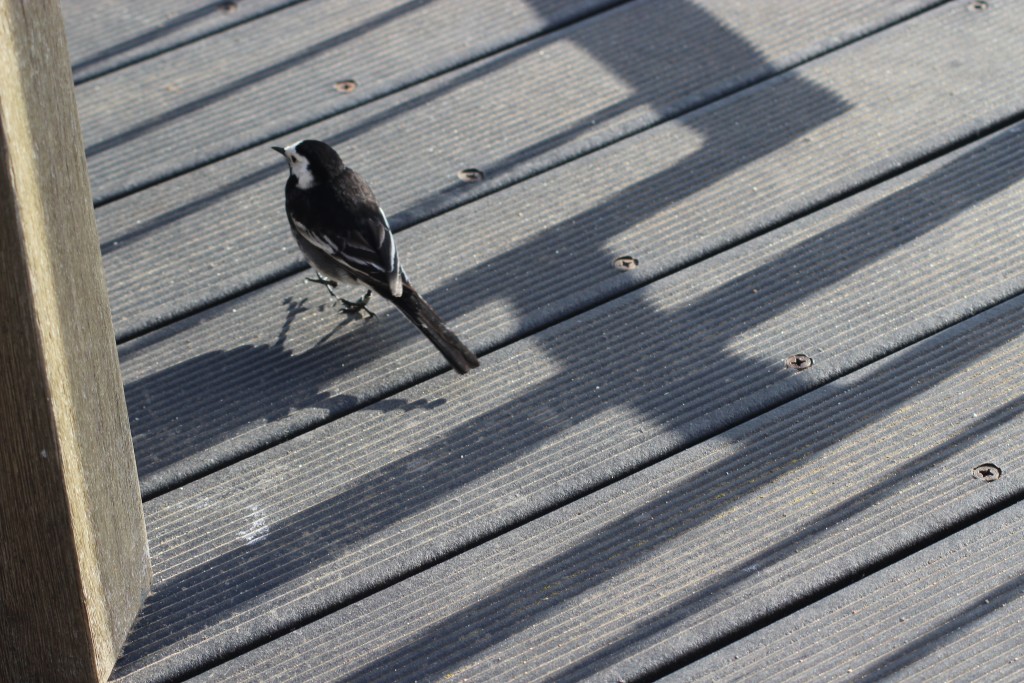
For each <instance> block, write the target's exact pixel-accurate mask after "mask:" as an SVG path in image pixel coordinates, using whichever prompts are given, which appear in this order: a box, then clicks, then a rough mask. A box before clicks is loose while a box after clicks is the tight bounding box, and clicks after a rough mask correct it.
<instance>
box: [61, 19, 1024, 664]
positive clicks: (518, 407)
mask: <svg viewBox="0 0 1024 683" xmlns="http://www.w3.org/2000/svg"><path fill="white" fill-rule="evenodd" d="M63 6H64V10H65V17H66V20H67V28H68V34H69V43H70V45H71V49H72V55H73V60H74V62H75V67H76V68H75V76H76V80H77V85H76V92H77V95H78V106H79V114H80V117H81V120H82V125H83V130H84V135H85V140H86V147H87V153H88V158H89V163H90V174H91V182H92V188H93V193H94V197H95V200H96V206H97V209H96V211H97V220H98V223H99V229H100V241H101V249H102V252H103V257H104V267H105V269H106V275H107V280H108V288H109V291H110V298H111V307H112V311H113V317H114V323H115V328H116V330H117V334H118V340H119V348H120V356H121V364H122V372H123V377H124V382H125V392H126V396H127V401H128V408H129V413H130V417H131V421H132V430H133V436H134V442H135V451H136V457H137V461H138V468H139V474H140V480H141V485H142V490H143V495H144V499H145V513H146V519H147V526H148V532H149V540H150V548H151V553H152V560H153V568H154V592H153V594H152V596H151V597H150V599H149V600H148V602H147V605H146V607H145V608H144V610H143V613H142V614H141V616H140V618H139V621H138V623H137V624H136V627H135V630H134V631H133V634H132V636H131V637H130V639H129V642H128V644H127V646H126V648H125V650H124V653H123V655H122V657H121V661H120V664H119V665H118V668H117V669H116V670H115V674H114V680H117V681H124V682H125V683H127V682H129V681H131V682H133V683H134V682H139V681H182V680H192V679H193V678H195V679H197V680H209V681H225V680H242V681H247V680H248V681H269V680H281V681H333V680H381V681H404V680H466V681H480V680H496V681H512V680H524V681H539V680H553V681H574V680H582V679H589V678H593V679H594V680H607V681H617V680H624V681H641V680H644V681H646V680H654V679H658V678H660V677H663V676H667V677H669V679H670V680H674V681H681V680H693V679H713V680H723V679H732V678H737V679H743V678H746V679H750V680H758V679H761V680H763V679H770V680H791V679H793V678H805V679H809V680H810V679H855V678H856V679H861V678H863V679H875V678H879V677H883V676H892V677H897V678H899V677H908V678H913V679H915V680H921V679H928V678H935V679H938V680H955V679H959V680H977V679H980V678H985V679H986V680H999V679H1000V678H1005V679H1008V680H1019V678H1020V677H1021V676H1022V674H1021V673H1020V672H1021V670H1022V666H1021V661H1020V658H1021V657H1024V628H1022V623H1021V622H1022V621H1024V606H1022V605H1024V601H1021V600H1018V599H1017V598H1019V597H1020V596H1021V595H1022V593H1024V578H1022V577H1024V570H1022V561H1021V558H1022V552H1024V509H1022V507H1021V506H1020V505H1018V504H1017V503H1020V502H1021V501H1022V500H1024V479H1022V478H1021V476H1020V470H1017V465H1024V452H1022V450H1021V446H1020V444H1021V440H1022V437H1024V417H1022V415H1021V412H1022V410H1024V335H1022V332H1024V232H1022V228H1024V69H1022V68H1021V64H1022V63H1024V40H1021V36H1022V35H1024V3H1021V2H1019V1H1017V0H987V1H986V2H981V0H973V1H971V0H952V1H949V2H938V1H935V0H898V1H893V0H873V1H865V2H846V1H845V0H834V1H831V2H827V1H825V0H822V1H820V2H808V1H807V0H765V1H764V2H746V1H744V0H717V1H716V2H697V1H696V0H685V1H684V0H629V1H622V0H617V1H613V0H573V1H569V0H501V1H500V2H498V1H497V0H495V1H489V2H480V1H475V0H379V1H373V2H370V1H366V0H333V1H329V0H324V1H318V0H305V1H304V2H295V1H285V0H276V1H274V0H240V1H239V2H237V3H221V2H213V3H210V2H203V1H202V0H178V1H177V2H167V1H165V0H162V1H159V2H158V1H157V0H149V1H147V2H131V3H129V2H127V1H124V2H116V1H111V2H106V3H94V2H92V1H91V0H64V3H63ZM129 7H130V8H129ZM126 8H129V9H126ZM347 82H352V83H354V89H353V86H352V84H351V83H347ZM307 137H315V138H321V139H325V140H327V141H329V142H330V143H332V144H333V145H335V146H336V148H337V149H338V150H339V151H340V152H341V154H342V157H343V158H344V159H345V160H346V162H347V163H348V164H349V165H350V166H352V167H353V168H355V169H356V170H358V171H359V172H360V173H361V174H362V175H363V176H364V177H366V178H367V179H368V180H369V181H370V182H371V184H372V185H373V186H374V188H375V190H376V192H377V195H378V198H379V199H380V200H381V202H382V203H383V205H384V207H385V208H386V209H387V210H388V214H389V216H390V217H391V218H392V225H393V227H394V228H395V229H396V232H397V234H398V237H397V240H398V244H399V249H400V252H401V254H402V257H403V261H404V263H405V266H406V270H407V271H408V273H409V275H410V277H411V279H412V281H413V282H414V283H417V285H418V287H419V289H420V290H421V291H423V292H424V293H425V296H426V298H427V299H428V300H429V301H431V302H432V303H433V304H434V306H435V307H436V308H437V309H438V310H439V311H440V312H441V314H442V315H443V317H445V318H446V319H447V320H449V322H450V323H451V325H452V327H453V328H454V329H455V330H456V331H457V332H458V333H459V335H460V336H461V337H462V338H463V339H464V340H466V341H467V342H468V344H469V345H470V346H471V347H472V348H473V349H474V350H476V351H477V352H478V353H479V354H480V355H481V360H482V367H481V368H480V369H479V370H478V371H475V372H473V373H472V374H470V375H468V376H464V377H462V376H456V375H455V374H454V373H453V372H450V371H448V370H447V368H446V365H445V364H444V361H443V359H442V358H441V357H440V356H439V355H438V354H437V353H436V351H435V350H434V349H433V347H431V346H430V345H429V343H427V342H426V341H425V340H424V339H422V338H420V337H419V336H418V334H417V333H416V331H415V330H414V329H413V328H412V327H411V326H409V325H408V324H407V323H406V322H405V321H404V320H403V319H401V316H400V315H398V314H397V312H396V311H394V310H389V309H388V308H387V307H386V306H385V305H384V304H383V303H380V302H378V303H377V305H376V306H374V307H373V308H374V310H375V311H376V313H377V317H376V318H373V319H370V320H358V319H353V318H347V317H346V316H345V315H343V314H341V313H340V312H339V311H337V310H335V309H332V307H331V305H330V302H329V301H328V300H327V298H326V295H325V294H324V292H323V291H322V290H321V289H320V288H318V287H312V286H310V285H308V284H306V283H304V282H303V278H304V277H305V276H306V275H307V274H308V271H307V270H306V269H305V266H304V264H303V263H302V262H301V260H300V257H299V253H298V250H297V249H296V248H295V246H294V244H293V243H292V239H291V236H290V235H289V232H288V229H287V224H286V221H285V218H284V207H283V204H284V182H285V179H286V175H287V172H286V169H285V166H284V164H283V163H282V161H281V159H280V157H279V156H278V155H276V154H274V153H273V152H272V151H271V150H270V149H269V146H270V145H272V144H281V143H282V142H283V143H290V142H293V141H295V140H298V139H302V138H307ZM466 169H477V170H479V171H481V172H482V173H483V178H482V179H481V180H476V181H470V182H467V181H466V180H463V179H460V171H463V170H466ZM463 176H464V177H465V174H463ZM623 256H631V257H633V258H634V259H635V260H636V262H637V265H636V267H635V268H633V269H627V270H623V269H620V268H617V267H616V264H615V261H616V259H618V258H619V257H623ZM69 296H73V292H71V293H69ZM798 354H803V355H804V356H807V357H808V359H809V360H808V359H804V360H803V362H802V363H792V362H788V361H789V359H791V358H792V357H794V356H797V355H798ZM808 365H809V367H805V366H808Z"/></svg>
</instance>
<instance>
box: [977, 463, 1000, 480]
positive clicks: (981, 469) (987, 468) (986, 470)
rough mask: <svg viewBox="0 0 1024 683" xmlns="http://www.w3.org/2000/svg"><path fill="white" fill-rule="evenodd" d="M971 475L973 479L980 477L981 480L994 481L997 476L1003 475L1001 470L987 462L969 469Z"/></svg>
mask: <svg viewBox="0 0 1024 683" xmlns="http://www.w3.org/2000/svg"><path fill="white" fill-rule="evenodd" d="M971 476H973V477H974V478H975V479H981V480H982V481H995V480H996V479H998V478H999V477H1001V476H1003V471H1002V470H1001V469H999V468H998V467H996V466H995V465H993V464H992V463H990V462H987V463H985V464H984V465H978V466H977V467H975V468H974V469H973V470H971Z"/></svg>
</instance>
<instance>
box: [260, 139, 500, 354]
mask: <svg viewBox="0 0 1024 683" xmlns="http://www.w3.org/2000/svg"><path fill="white" fill-rule="evenodd" d="M271 149H273V150H274V151H275V152H278V153H280V154H282V155H284V157H285V159H286V160H287V161H288V170H289V174H288V181H287V183H285V212H286V213H287V215H288V223H289V224H290V225H291V231H292V235H293V236H294V237H295V241H296V242H298V245H299V249H300V250H301V251H302V254H303V256H305V258H306V260H307V261H308V262H309V264H310V265H311V266H312V267H313V269H314V270H315V271H316V274H317V276H316V278H315V279H314V278H307V280H308V281H310V282H313V283H316V284H321V285H324V286H325V287H327V291H328V292H329V293H330V294H331V296H332V297H334V298H336V299H338V300H339V301H340V302H341V303H342V304H343V306H344V310H345V311H346V312H361V311H363V310H365V311H367V313H369V314H370V315H371V316H372V315H373V313H372V311H370V310H369V309H368V308H366V304H367V303H368V302H369V300H370V295H371V293H373V292H375V293H376V294H377V295H378V296H380V297H382V298H384V299H387V300H388V301H390V302H391V303H392V304H394V306H395V307H396V308H398V310H399V311H401V312H402V313H403V314H404V315H405V317H406V318H408V319H409V320H410V321H411V322H412V324H413V325H415V326H416V327H417V328H418V329H419V330H420V332H422V333H423V334H424V336H426V338H427V339H429V340H430V341H431V343H433V345H434V346H435V347H437V350H438V351H440V352H441V354H442V355H443V356H444V357H445V359H446V360H447V361H448V363H449V364H450V365H451V366H452V367H453V368H454V369H455V370H456V371H457V372H459V373H460V374H464V373H467V372H469V371H470V370H472V369H473V368H476V367H479V365H480V361H479V360H478V359H477V357H476V355H475V354H474V353H473V352H472V351H471V350H470V349H469V348H468V347H467V346H466V345H465V344H463V343H462V341H460V340H459V338H458V337H457V336H456V335H455V333H454V332H452V331H451V330H450V329H448V326H447V325H445V323H444V321H443V320H442V319H441V317H440V316H439V315H438V314H437V312H436V311H435V310H434V309H433V308H432V307H431V306H430V304H428V303H427V302H426V301H425V300H424V299H423V297H422V296H420V294H419V293H418V292H417V291H416V290H415V289H414V288H413V286H412V284H411V283H410V282H409V278H408V277H407V276H406V274H405V269H404V268H403V267H402V265H401V262H400V261H399V258H398V247H397V246H396V244H395V239H394V235H393V234H392V232H391V226H390V225H389V224H388V218H387V216H386V215H385V214H384V210H383V209H381V207H380V205H379V204H378V203H377V199H376V197H374V195H373V191H372V190H371V189H370V186H369V184H367V182H366V181H365V180H363V179H362V178H361V177H360V176H359V175H358V174H357V173H356V172H355V171H353V170H352V169H351V168H349V167H348V166H346V165H345V164H344V163H343V162H342V160H341V157H340V156H339V155H338V153H337V152H336V151H335V150H334V148H333V147H331V146H330V145H329V144H327V143H326V142H322V141H320V140H312V139H307V140H300V141H298V142H296V143H294V144H292V145H289V146H288V147H272V148H271ZM339 283H345V284H362V285H364V286H366V287H368V289H367V291H366V293H365V294H364V295H363V296H362V297H361V298H360V299H357V300H356V301H348V300H346V299H341V298H340V297H338V296H337V295H336V294H335V292H334V288H335V287H337V286H338V284H339Z"/></svg>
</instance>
